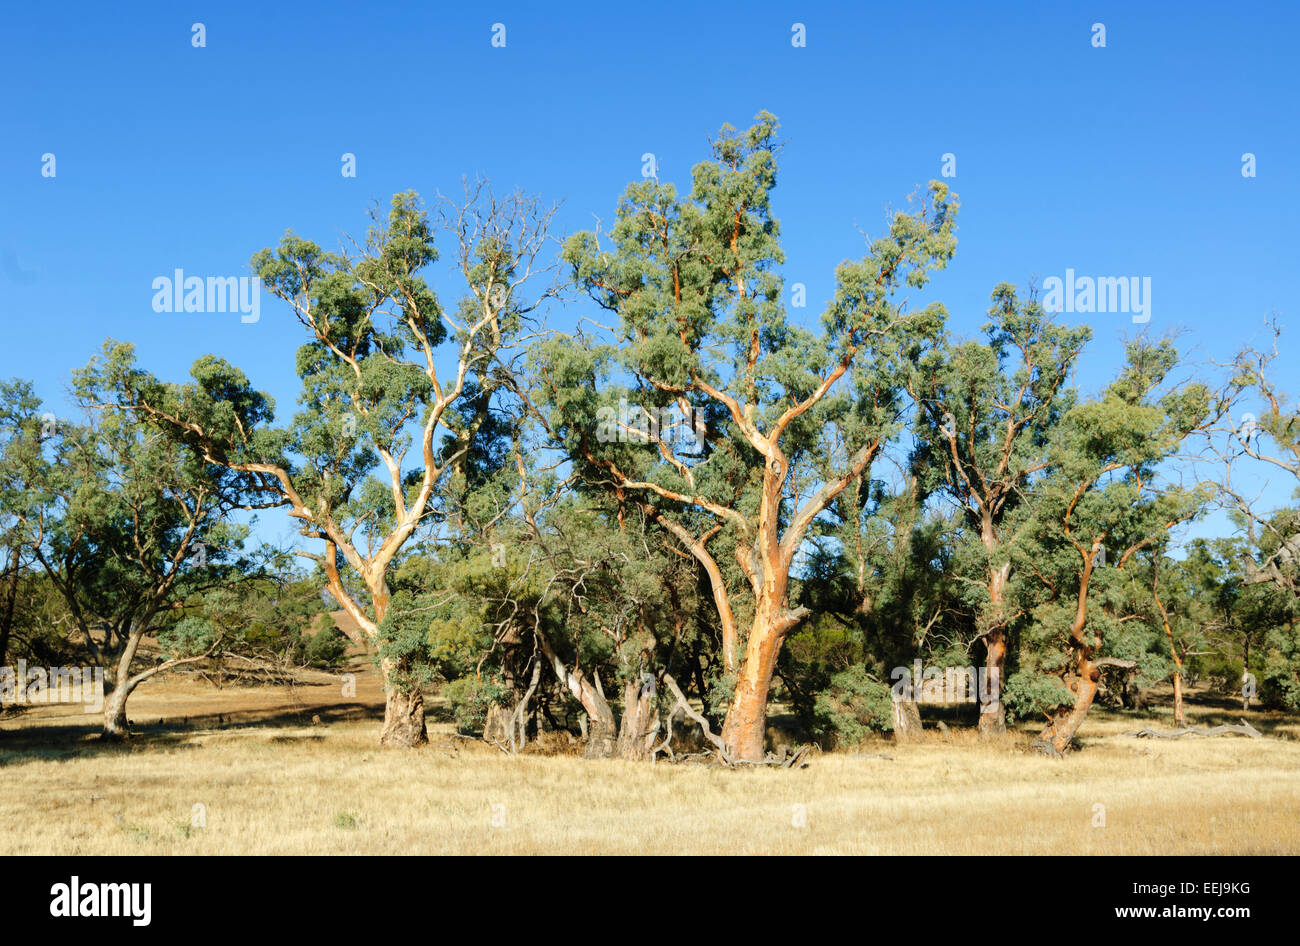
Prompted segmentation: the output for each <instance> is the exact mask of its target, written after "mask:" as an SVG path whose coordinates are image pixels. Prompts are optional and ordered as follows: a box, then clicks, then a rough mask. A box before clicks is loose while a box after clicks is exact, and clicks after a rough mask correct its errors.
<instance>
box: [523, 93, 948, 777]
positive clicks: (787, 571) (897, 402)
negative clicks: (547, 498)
mask: <svg viewBox="0 0 1300 946" xmlns="http://www.w3.org/2000/svg"><path fill="white" fill-rule="evenodd" d="M776 129H777V124H776V119H775V118H774V117H773V116H771V115H769V114H766V113H763V114H760V115H759V116H758V118H757V121H756V123H755V124H754V125H753V126H752V127H751V128H750V129H749V130H748V131H744V132H739V131H736V130H735V129H733V128H731V127H730V126H724V127H723V129H722V131H721V133H720V135H719V137H718V138H717V140H716V141H714V142H713V147H712V152H713V153H712V157H711V159H709V160H706V161H703V162H701V163H699V164H698V165H696V166H695V168H694V170H693V183H692V187H691V191H690V193H689V194H688V195H686V196H684V197H683V196H680V195H678V193H677V191H676V189H675V188H674V187H673V186H672V185H670V184H664V183H660V182H659V181H657V180H646V181H642V182H639V183H636V184H633V185H631V186H629V187H628V189H627V190H626V192H625V193H624V196H623V198H622V200H621V201H620V202H619V205H618V211H617V221H616V223H615V224H614V227H613V230H612V233H611V234H609V237H610V243H611V245H610V247H609V248H606V246H605V245H604V244H603V242H602V239H601V236H600V234H599V233H593V232H584V233H580V234H577V235H575V236H573V237H572V238H570V239H569V241H568V242H567V243H566V245H565V250H564V256H565V259H566V260H567V261H568V262H569V264H570V265H571V266H572V268H573V273H574V277H575V278H576V280H577V281H578V283H579V285H580V286H581V287H582V288H583V289H584V290H586V291H587V293H588V294H589V295H590V297H591V298H592V299H593V300H594V301H595V302H596V303H597V305H598V306H599V307H601V308H602V309H604V310H606V311H608V312H610V313H612V314H613V315H614V316H615V317H616V323H615V324H614V325H613V326H611V327H610V328H609V329H608V330H607V331H602V334H601V337H600V338H599V339H596V340H592V339H589V338H582V339H574V338H572V337H560V338H556V339H552V340H551V341H550V342H548V343H547V344H546V345H545V346H543V347H541V348H540V349H539V351H538V361H539V363H540V365H541V366H542V368H543V369H544V370H543V376H542V377H541V378H539V382H538V388H537V398H538V400H539V401H540V402H542V403H543V404H544V406H545V409H546V410H547V411H548V412H549V415H548V416H549V428H550V429H551V430H552V431H554V432H555V434H556V436H557V438H558V439H559V441H560V442H561V444H562V446H563V448H564V450H565V452H566V453H567V455H568V456H569V457H570V458H572V460H573V462H574V464H575V468H576V469H577V470H578V471H579V472H580V473H581V474H582V475H583V476H584V477H586V478H588V479H590V480H591V481H593V482H600V483H605V484H607V486H608V487H609V488H610V489H611V490H612V491H613V492H615V493H616V494H617V496H618V497H620V498H621V499H622V500H623V501H625V502H627V503H631V504H636V505H639V506H640V507H641V509H642V511H643V512H644V513H645V514H646V515H647V516H648V517H649V518H650V519H652V520H653V521H654V522H656V523H658V524H659V525H660V526H661V527H662V528H663V529H665V530H666V531H667V532H669V533H670V534H672V535H673V536H675V537H676V539H677V540H678V541H679V542H680V543H681V546H682V548H683V549H684V550H686V551H688V552H689V553H690V554H691V555H692V556H694V557H695V558H696V560H697V561H698V562H699V563H700V565H701V567H703V569H704V570H705V572H706V573H707V574H708V576H709V579H710V584H711V590H712V594H713V598H714V602H715V604H716V607H717V611H718V621H719V624H720V637H721V639H720V642H719V646H720V650H721V656H722V664H723V668H724V673H725V678H726V684H725V685H726V689H727V690H729V696H730V698H729V700H728V709H727V713H726V718H725V720H724V723H723V730H722V742H723V744H724V746H725V749H724V754H725V755H727V756H729V757H731V758H734V759H744V760H757V759H761V757H762V755H763V737H764V729H765V719H766V713H767V701H768V694H769V690H770V687H771V683H772V676H773V670H774V668H775V666H776V662H777V658H778V655H779V653H780V651H781V646H782V642H783V641H784V639H785V637H786V635H787V634H789V633H790V631H791V630H792V629H793V628H795V627H796V626H797V625H798V624H799V622H800V621H801V620H802V619H803V618H804V617H805V616H806V615H807V614H808V613H809V611H808V608H807V607H805V606H794V605H792V603H791V601H790V597H789V592H790V585H791V573H792V569H793V567H794V565H795V559H796V556H797V555H798V554H799V553H800V550H801V549H802V548H803V547H804V540H805V538H806V537H807V536H808V534H809V528H810V526H811V525H812V523H813V521H814V520H815V519H816V518H817V517H818V516H819V515H821V513H822V512H823V510H825V509H826V507H827V505H828V504H829V503H830V502H831V501H832V500H834V499H835V497H836V496H838V495H839V494H840V493H841V492H842V491H843V490H844V489H845V488H846V487H847V486H848V485H849V484H851V483H853V482H854V481H855V480H857V479H858V478H859V477H861V476H862V475H863V474H864V472H866V471H867V470H868V469H869V468H870V466H871V464H872V462H873V461H874V460H876V459H877V458H878V457H879V455H880V454H881V452H882V450H883V449H884V448H885V446H886V444H887V443H888V442H889V441H890V439H891V438H892V437H893V436H894V435H895V434H896V433H897V431H898V429H899V425H900V420H901V415H902V411H903V395H904V379H905V376H906V374H907V371H908V366H909V365H910V364H911V363H912V362H913V360H914V359H915V358H916V357H918V356H919V354H920V352H921V350H922V347H923V346H924V344H925V340H926V339H927V338H929V337H932V336H933V335H934V334H935V333H936V331H937V329H938V327H939V324H940V323H941V321H942V309H941V308H939V307H938V306H934V305H932V306H930V307H927V308H925V309H923V310H921V311H919V312H915V313H911V312H907V311H905V305H904V303H903V302H901V301H900V300H898V299H897V298H896V291H897V290H898V289H899V288H900V287H902V286H910V287H913V288H920V287H922V286H923V285H924V284H925V283H926V282H927V280H928V276H929V273H930V272H931V271H932V270H934V269H936V268H940V267H942V266H944V265H946V263H947V261H948V260H949V259H950V258H951V256H952V253H953V251H954V248H955V245H956V238H955V235H954V228H955V215H956V210H957V203H956V200H955V198H954V197H953V195H950V194H949V192H948V189H947V186H946V185H944V184H942V183H940V182H932V183H931V185H930V188H929V192H928V197H927V198H926V199H925V200H924V201H923V202H922V206H921V207H920V209H918V210H917V211H915V212H914V213H910V214H909V213H902V212H900V213H897V214H896V215H895V216H894V217H893V218H892V219H891V220H890V221H889V225H888V233H887V235H885V236H883V237H880V238H878V239H876V240H875V241H873V242H872V243H871V244H870V247H869V250H868V253H867V255H866V257H865V258H864V259H862V260H861V261H858V262H846V263H843V264H841V265H840V266H839V268H838V269H837V271H836V278H837V287H836V291H835V296H834V298H833V300H832V301H831V302H830V304H829V305H828V306H827V308H826V310H825V313H824V315H823V319H822V321H823V324H822V328H821V331H820V332H818V331H814V330H812V329H810V328H809V327H806V326H802V325H799V324H798V323H797V322H796V321H795V320H793V319H791V318H790V317H789V316H788V314H787V312H786V306H785V302H784V299H783V282H782V279H781V276H780V275H779V274H778V272H777V267H778V266H779V265H780V264H781V263H782V261H783V254H782V251H781V247H780V239H779V238H780V228H779V225H778V223H777V220H776V218H775V217H774V216H773V214H772V207H771V192H772V189H773V187H774V186H775V183H776V152H777V148H778V146H777V142H776ZM621 398H626V400H627V401H628V402H629V403H630V404H631V405H633V407H632V408H631V410H632V412H637V411H640V410H646V411H650V412H653V413H654V414H655V416H657V417H659V418H662V417H663V411H665V410H673V409H675V410H676V411H677V416H678V417H679V418H680V421H681V423H682V424H683V425H684V426H685V427H686V428H689V430H690V431H691V435H690V436H686V435H685V433H683V435H681V436H675V437H673V438H671V442H669V438H666V437H664V436H662V435H660V436H654V437H649V438H646V437H642V436H636V435H629V436H627V437H626V438H619V437H614V438H610V437H608V436H598V432H600V431H605V432H607V433H608V432H611V431H612V432H614V433H617V432H618V430H622V429H623V427H631V426H637V427H638V428H639V427H641V426H642V425H640V424H637V425H634V424H630V423H623V424H622V426H616V427H613V428H611V427H607V426H602V425H601V424H600V423H599V418H600V417H601V416H602V413H601V409H602V408H605V409H606V413H605V414H604V415H603V416H606V417H608V416H610V415H609V413H608V412H609V411H610V410H618V405H619V401H620V399H621ZM644 426H645V427H648V428H649V429H651V430H653V429H655V427H656V426H657V427H658V429H659V430H660V431H661V432H662V426H663V425H662V423H660V424H658V425H649V424H646V425H644ZM620 439H622V440H623V442H620ZM718 549H725V550H728V551H730V552H731V553H732V556H731V557H732V558H733V559H734V562H735V567H734V568H732V567H726V568H724V565H723V563H722V562H720V561H719V559H720V555H719V554H718ZM729 575H735V576H737V577H738V579H739V580H738V581H735V580H729Z"/></svg>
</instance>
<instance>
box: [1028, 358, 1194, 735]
mask: <svg viewBox="0 0 1300 946" xmlns="http://www.w3.org/2000/svg"><path fill="white" fill-rule="evenodd" d="M1176 360H1177V355H1176V352H1175V351H1174V348H1173V346H1172V345H1171V344H1170V343H1169V342H1167V341H1164V342H1158V343H1156V342H1150V341H1147V340H1145V339H1139V340H1137V341H1134V342H1131V343H1129V345H1128V366H1127V368H1126V369H1125V371H1124V372H1123V373H1122V374H1121V376H1120V377H1119V379H1118V380H1116V381H1115V382H1114V383H1113V384H1111V385H1110V386H1109V387H1108V388H1107V389H1106V391H1105V392H1104V393H1103V394H1102V396H1101V397H1099V398H1097V399H1096V400H1092V401H1088V402H1086V403H1084V404H1081V405H1079V406H1078V407H1076V408H1074V409H1073V410H1071V411H1070V413H1069V414H1068V415H1067V416H1066V417H1065V418H1064V419H1063V420H1062V424H1061V428H1060V430H1059V431H1057V434H1056V437H1055V438H1054V443H1053V450H1052V466H1053V474H1052V477H1051V480H1050V481H1049V482H1047V483H1044V484H1042V485H1041V486H1040V488H1039V493H1040V497H1039V500H1038V509H1037V516H1038V518H1037V526H1038V528H1037V530H1036V532H1035V534H1034V535H1033V536H1032V537H1031V539H1029V540H1027V541H1026V543H1025V545H1024V547H1023V548H1022V549H1020V552H1021V554H1022V555H1024V556H1025V557H1026V559H1027V560H1036V563H1035V565H1034V566H1033V569H1034V572H1035V574H1036V576H1037V578H1038V579H1039V581H1040V583H1041V586H1042V587H1045V588H1046V589H1047V590H1048V591H1049V592H1050V598H1051V600H1050V601H1049V602H1048V603H1047V604H1045V605H1041V606H1040V607H1039V608H1038V609H1036V610H1035V618H1036V620H1037V621H1038V622H1039V623H1040V624H1042V625H1045V626H1047V627H1049V628H1050V626H1051V625H1052V624H1054V623H1056V621H1061V622H1062V623H1064V624H1065V625H1066V631H1065V634H1064V635H1063V636H1062V640H1061V641H1060V645H1061V646H1062V647H1063V650H1064V653H1063V654H1062V655H1061V658H1062V659H1061V660H1060V661H1059V663H1058V666H1059V671H1058V675H1059V679H1060V681H1061V683H1062V684H1064V687H1065V690H1066V691H1067V692H1068V694H1069V696H1068V698H1067V699H1066V700H1065V702H1063V703H1062V704H1060V705H1059V706H1058V707H1056V708H1054V709H1052V710H1051V711H1050V712H1048V714H1047V716H1048V721H1047V724H1046V726H1045V727H1044V729H1043V731H1042V733H1041V734H1040V737H1039V738H1040V744H1041V745H1042V746H1043V747H1044V748H1045V749H1047V750H1048V751H1050V752H1055V753H1060V752H1064V751H1065V750H1066V749H1068V748H1069V746H1070V744H1071V742H1072V741H1073V740H1074V737H1075V735H1076V734H1077V733H1078V730H1079V727H1080V726H1081V725H1082V723H1083V721H1084V719H1085V717H1086V716H1087V713H1088V710H1089V709H1090V708H1091V706H1092V703H1093V700H1094V698H1095V697H1096V694H1097V689H1098V684H1099V681H1100V679H1101V669H1102V667H1103V666H1105V665H1106V664H1107V663H1124V664H1127V665H1131V663H1132V661H1133V659H1134V658H1136V657H1137V656H1138V654H1137V653H1135V652H1129V653H1125V652H1122V651H1124V650H1125V649H1127V648H1132V647H1135V646H1141V647H1143V648H1145V647H1146V646H1147V645H1149V642H1150V640H1151V639H1152V638H1151V637H1150V636H1148V637H1137V638H1131V639H1129V640H1127V641H1126V640H1125V639H1124V638H1125V635H1124V628H1125V625H1126V624H1127V623H1128V622H1130V621H1135V620H1143V619H1144V618H1145V617H1146V616H1148V615H1144V614H1141V613H1125V612H1126V610H1127V600H1126V595H1125V592H1126V589H1128V588H1130V586H1132V584H1133V582H1134V581H1136V577H1137V575H1136V573H1137V571H1138V569H1137V568H1136V562H1137V557H1138V556H1139V554H1158V551H1159V547H1160V546H1161V545H1162V544H1163V542H1164V540H1165V537H1166V536H1168V534H1169V532H1170V530H1172V529H1174V528H1175V527H1176V526H1178V525H1179V524H1181V523H1184V522H1187V521H1188V520H1190V519H1192V518H1193V517H1194V516H1196V515H1198V514H1199V512H1200V511H1201V510H1202V509H1203V508H1204V506H1205V503H1206V501H1207V499H1208V492H1207V488H1206V487H1204V486H1201V487H1195V488H1191V489H1186V488H1183V487H1182V486H1181V485H1179V484H1178V483H1176V482H1173V481H1170V480H1169V479H1168V470H1167V463H1168V461H1169V460H1170V458H1171V457H1173V455H1174V454H1175V452H1176V451H1177V450H1178V448H1179V446H1180V445H1181V444H1182V442H1183V441H1184V440H1185V438H1186V437H1187V435H1188V434H1189V432H1191V431H1192V430H1194V429H1196V427H1197V426H1198V425H1199V424H1201V423H1202V422H1203V420H1204V418H1205V416H1206V413H1207V411H1208V408H1209V393H1208V390H1207V389H1206V388H1205V387H1204V386H1203V385H1201V384H1197V383H1191V384H1187V385H1184V386H1179V387H1173V388H1171V389H1162V387H1161V386H1162V384H1163V382H1164V380H1165V378H1166V377H1167V376H1168V374H1169V372H1170V371H1171V370H1172V369H1173V368H1174V366H1175V364H1176ZM1054 510H1055V511H1054ZM1131 573H1132V574H1131ZM1142 590H1143V594H1145V586H1143V589H1142ZM1098 598H1100V607H1101V610H1100V612H1098V611H1097V605H1096V603H1095V599H1098ZM1141 611H1142V612H1147V611H1149V609H1148V608H1146V607H1145V606H1144V607H1142V608H1141ZM1153 630H1154V629H1153ZM1138 642H1140V644H1139V643H1138ZM1126 645H1127V648H1126Z"/></svg>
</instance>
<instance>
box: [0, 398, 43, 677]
mask: <svg viewBox="0 0 1300 946" xmlns="http://www.w3.org/2000/svg"><path fill="white" fill-rule="evenodd" d="M40 410H41V401H40V398H38V397H37V396H36V393H35V390H34V389H33V387H32V385H31V383H30V382H28V381H23V380H20V379H17V378H15V379H12V380H10V381H0V666H3V665H4V663H5V659H6V657H7V655H8V653H9V642H10V639H11V637H12V634H13V630H14V624H15V621H16V620H17V618H18V614H19V611H20V603H19V597H20V590H19V589H20V586H21V584H22V582H23V580H24V577H25V576H26V575H28V574H29V573H30V571H31V569H32V567H33V565H34V564H35V562H36V559H35V551H36V550H37V549H38V548H40V546H41V545H42V543H43V542H44V539H45V522H44V518H43V511H44V510H45V509H46V507H47V503H46V501H45V499H44V496H43V489H42V488H43V484H44V481H45V479H46V478H47V473H48V466H47V458H46V456H45V454H44V449H43V445H42V441H43V440H44V439H45V438H46V437H48V436H49V435H51V434H52V433H53V431H52V430H51V429H50V426H51V425H50V422H49V420H48V419H47V417H45V416H43V415H42V414H41V413H40Z"/></svg>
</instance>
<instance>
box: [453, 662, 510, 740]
mask: <svg viewBox="0 0 1300 946" xmlns="http://www.w3.org/2000/svg"><path fill="white" fill-rule="evenodd" d="M442 694H443V696H445V697H446V698H447V700H448V702H450V703H451V713H452V718H453V719H454V720H455V722H456V731H457V732H459V733H461V734H463V735H467V736H469V735H475V736H476V735H478V734H479V733H481V732H483V724H484V723H485V722H486V721H487V714H488V709H489V708H490V707H491V706H493V705H494V704H495V705H497V706H509V705H510V696H511V691H510V688H509V687H507V686H505V685H504V684H503V683H502V682H501V681H499V680H492V679H480V678H479V677H475V676H469V677H460V678H459V679H456V680H452V681H451V682H450V683H448V684H447V685H446V686H445V687H443V689H442Z"/></svg>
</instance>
